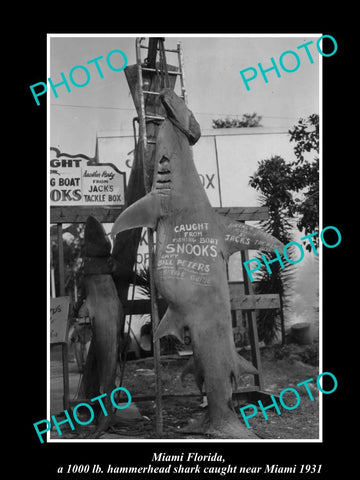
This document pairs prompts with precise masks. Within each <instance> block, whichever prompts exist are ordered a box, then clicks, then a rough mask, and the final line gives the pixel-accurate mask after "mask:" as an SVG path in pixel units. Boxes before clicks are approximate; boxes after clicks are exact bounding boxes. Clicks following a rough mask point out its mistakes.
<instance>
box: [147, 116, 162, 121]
mask: <svg viewBox="0 0 360 480" xmlns="http://www.w3.org/2000/svg"><path fill="white" fill-rule="evenodd" d="M145 118H149V119H150V120H165V117H162V116H161V115H145Z"/></svg>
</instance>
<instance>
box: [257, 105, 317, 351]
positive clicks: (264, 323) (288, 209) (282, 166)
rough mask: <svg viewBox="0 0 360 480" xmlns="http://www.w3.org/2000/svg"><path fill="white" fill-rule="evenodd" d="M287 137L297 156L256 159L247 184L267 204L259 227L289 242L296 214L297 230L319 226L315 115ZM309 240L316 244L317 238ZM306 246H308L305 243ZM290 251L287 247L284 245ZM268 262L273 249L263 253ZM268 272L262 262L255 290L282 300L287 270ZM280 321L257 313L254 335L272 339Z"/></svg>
mask: <svg viewBox="0 0 360 480" xmlns="http://www.w3.org/2000/svg"><path fill="white" fill-rule="evenodd" d="M289 134H290V142H294V143H295V147H294V153H295V156H296V160H294V161H292V162H285V160H284V159H283V158H281V157H279V156H273V157H271V158H270V159H267V160H261V161H260V162H258V169H257V171H256V172H255V173H254V175H253V176H252V177H250V181H249V184H250V185H251V186H252V187H253V188H255V189H256V190H257V191H258V192H259V193H260V203H261V205H263V206H267V207H268V209H269V218H268V219H267V220H266V221H264V222H262V225H261V226H262V228H263V229H264V230H265V231H267V232H268V233H270V234H271V235H274V236H275V237H276V238H278V239H279V240H281V241H282V242H283V243H284V244H285V245H286V244H287V243H289V242H290V241H291V230H292V228H293V227H292V224H291V219H294V220H295V219H296V225H297V227H298V228H299V230H304V231H305V233H306V234H309V233H313V232H318V230H319V158H318V153H319V116H318V115H316V114H314V115H310V116H309V117H308V118H307V119H306V120H304V119H300V120H299V122H298V123H297V125H295V126H294V127H293V128H292V129H291V130H289ZM317 238H318V236H316V237H313V241H314V243H315V244H317V242H316V239H317ZM306 248H308V249H311V246H310V245H309V244H308V245H306ZM287 254H288V255H290V256H291V255H292V249H291V248H290V249H288V251H287ZM264 255H265V258H266V259H267V260H268V261H271V260H273V259H274V258H275V256H276V255H275V254H274V253H264ZM271 270H272V273H271V274H270V273H269V272H268V270H267V268H266V267H265V265H263V267H262V268H261V270H260V271H259V282H258V289H257V290H258V292H259V293H263V294H265V293H278V294H279V295H280V298H281V301H282V302H283V303H285V302H286V299H287V295H286V294H287V291H286V290H288V291H289V283H290V282H291V276H292V269H291V268H289V267H287V268H286V269H285V270H282V269H281V266H280V264H279V262H274V263H272V264H271ZM281 326H282V327H283V325H281V322H279V317H278V316H277V313H276V311H274V310H263V311H261V312H260V315H259V336H260V338H261V339H263V340H264V341H265V342H270V341H272V340H273V339H274V338H275V337H276V336H277V333H278V331H279V329H280V327H281Z"/></svg>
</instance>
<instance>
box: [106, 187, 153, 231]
mask: <svg viewBox="0 0 360 480" xmlns="http://www.w3.org/2000/svg"><path fill="white" fill-rule="evenodd" d="M160 215H161V207H160V201H159V199H158V197H157V196H156V195H155V194H154V193H152V192H150V193H148V194H147V195H145V197H142V198H140V200H138V201H137V202H135V203H133V204H132V205H130V207H128V208H126V209H125V210H124V211H123V212H122V213H121V214H120V215H119V216H118V218H117V219H116V220H115V223H114V225H113V227H112V229H111V236H112V237H114V236H115V235H116V234H117V233H120V232H123V231H124V230H130V229H132V228H138V227H149V228H153V229H155V228H156V225H157V222H158V219H159V217H160Z"/></svg>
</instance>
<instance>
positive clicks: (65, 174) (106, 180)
mask: <svg viewBox="0 0 360 480" xmlns="http://www.w3.org/2000/svg"><path fill="white" fill-rule="evenodd" d="M63 155H64V154H60V155H58V158H53V159H51V160H50V204H51V206H71V205H82V206H92V205H100V206H105V205H113V206H116V205H124V204H125V173H124V172H120V171H119V170H118V169H117V168H116V167H115V166H114V165H112V164H111V163H106V164H102V163H94V162H91V164H90V162H87V161H86V160H85V159H84V158H79V157H78V158H63Z"/></svg>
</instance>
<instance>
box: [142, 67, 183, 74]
mask: <svg viewBox="0 0 360 480" xmlns="http://www.w3.org/2000/svg"><path fill="white" fill-rule="evenodd" d="M142 70H143V71H145V72H156V71H157V70H156V68H148V67H142ZM158 71H159V70H158ZM168 74H169V75H181V72H174V71H172V70H169V71H168Z"/></svg>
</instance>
